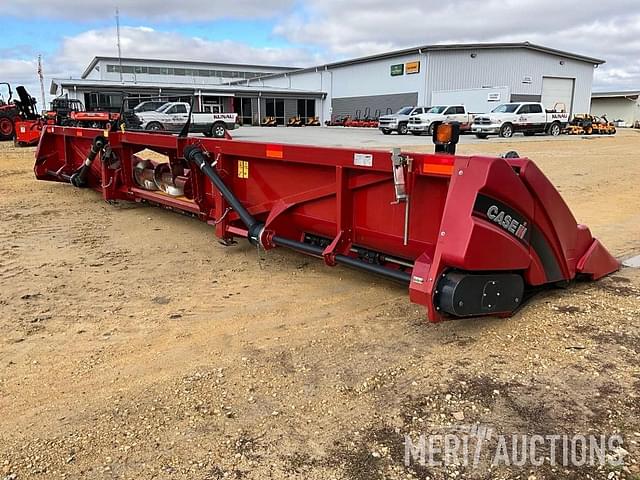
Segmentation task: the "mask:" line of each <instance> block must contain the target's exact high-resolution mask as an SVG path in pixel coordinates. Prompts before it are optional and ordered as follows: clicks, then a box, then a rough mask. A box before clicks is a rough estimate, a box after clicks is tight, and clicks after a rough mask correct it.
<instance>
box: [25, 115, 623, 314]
mask: <svg viewBox="0 0 640 480" xmlns="http://www.w3.org/2000/svg"><path fill="white" fill-rule="evenodd" d="M183 131H184V132H186V131H188V130H187V129H185V130H183ZM433 138H434V142H435V143H436V152H435V153H433V154H425V153H411V152H403V151H400V150H399V149H394V150H392V151H379V150H367V149H346V148H325V147H315V146H299V145H282V144H271V143H256V142H245V141H238V140H233V139H231V138H230V137H229V136H228V135H227V138H225V139H213V138H198V137H189V136H186V135H185V136H182V135H181V136H174V135H168V134H158V133H151V134H150V133H139V132H129V131H124V132H123V131H119V130H115V131H109V132H102V131H100V130H96V129H84V128H72V127H60V126H46V127H45V128H44V131H43V134H42V137H41V139H40V143H39V146H38V149H37V152H36V162H35V167H34V170H35V176H36V178H38V179H39V180H48V181H56V182H63V183H69V184H71V185H73V186H75V187H77V188H91V189H93V190H96V191H97V192H99V193H100V194H101V195H102V197H103V199H104V200H106V201H109V202H112V201H132V202H149V203H152V204H155V205H158V206H161V207H165V208H169V209H172V210H176V211H179V212H183V213H186V214H190V215H193V216H194V217H197V218H198V219H200V220H202V221H204V222H207V223H208V224H209V225H211V228H212V230H213V232H215V235H216V236H217V237H218V238H219V239H220V241H221V242H223V243H224V244H225V245H233V244H234V243H235V241H236V239H238V238H244V239H246V240H248V241H249V242H250V243H251V245H253V246H255V247H256V248H260V249H264V250H267V251H269V250H271V249H274V248H286V249H292V250H295V251H297V252H300V253H302V254H306V255H310V256H312V257H316V258H318V259H319V260H321V261H323V262H324V263H325V264H326V265H328V266H331V267H334V266H346V267H350V268H355V269H358V270H361V271H364V272H368V273H371V274H375V275H379V276H382V277H385V278H387V279H389V280H391V281H395V282H400V283H402V284H404V285H406V286H407V288H408V293H409V298H410V300H411V301H412V302H414V303H417V304H420V305H423V306H424V307H425V308H426V311H427V317H428V318H429V320H431V321H432V322H437V321H439V320H442V319H445V318H456V317H471V316H481V315H497V316H509V315H511V314H513V313H514V312H516V311H517V310H518V308H520V307H521V306H522V305H523V303H524V302H525V301H526V300H527V299H528V298H529V297H530V296H531V295H532V294H533V293H535V292H536V291H538V290H539V289H540V288H543V287H550V286H558V285H562V286H564V285H567V284H568V283H569V282H571V281H573V280H575V279H577V278H584V279H588V280H596V279H598V278H600V277H602V276H604V275H607V274H609V273H611V272H613V271H615V270H617V269H618V267H619V264H618V261H617V260H616V259H615V258H614V257H613V256H612V255H610V254H609V253H608V252H607V250H606V249H605V248H604V246H603V245H602V244H601V243H600V242H599V241H598V240H597V239H595V238H593V237H592V235H591V233H590V231H589V229H588V228H587V227H586V226H584V225H579V224H578V223H577V222H576V220H575V218H574V217H573V215H572V214H571V212H570V210H569V208H568V207H567V205H566V204H565V202H564V201H563V200H562V198H561V196H560V194H559V193H558V191H557V190H556V189H555V188H554V186H553V185H552V184H551V182H550V181H549V180H548V179H547V178H546V177H545V176H544V175H543V173H542V172H541V171H540V170H539V169H538V167H537V166H536V165H535V163H534V162H533V161H532V160H529V159H527V158H517V157H516V156H515V155H509V156H508V158H502V157H486V156H459V155H455V146H456V143H457V139H458V131H457V127H456V125H451V124H443V125H440V126H438V128H437V129H436V131H435V132H434V136H433ZM144 150H152V151H155V152H158V153H159V154H162V155H164V156H165V157H166V158H167V161H166V162H158V161H156V160H153V159H152V158H147V157H145V155H143V153H141V152H143V151H144ZM78 208H79V210H80V209H81V206H80V205H79V206H78Z"/></svg>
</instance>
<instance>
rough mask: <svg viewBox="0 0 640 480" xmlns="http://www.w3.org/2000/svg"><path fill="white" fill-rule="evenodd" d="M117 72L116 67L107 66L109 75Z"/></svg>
mask: <svg viewBox="0 0 640 480" xmlns="http://www.w3.org/2000/svg"><path fill="white" fill-rule="evenodd" d="M115 71H116V66H115V65H107V72H108V73H113V72H115Z"/></svg>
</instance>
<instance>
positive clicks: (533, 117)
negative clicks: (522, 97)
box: [473, 102, 569, 138]
mask: <svg viewBox="0 0 640 480" xmlns="http://www.w3.org/2000/svg"><path fill="white" fill-rule="evenodd" d="M568 122H569V114H568V113H566V108H565V107H564V105H563V104H557V105H556V106H555V107H554V109H553V110H545V109H544V107H543V106H542V104H541V103H532V102H514V103H503V104H502V105H498V106H497V107H496V108H494V109H493V111H492V112H491V113H489V114H486V115H479V116H477V117H476V118H475V120H474V123H473V133H475V134H476V137H478V138H487V137H488V136H489V135H500V136H501V137H504V138H510V137H512V136H513V134H514V133H516V132H522V133H523V134H524V135H527V136H530V135H535V134H536V133H546V134H548V135H553V136H554V137H555V136H557V135H560V134H561V133H562V131H563V130H564V129H565V128H566V126H567V123H568Z"/></svg>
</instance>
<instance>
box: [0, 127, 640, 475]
mask: <svg viewBox="0 0 640 480" xmlns="http://www.w3.org/2000/svg"><path fill="white" fill-rule="evenodd" d="M358 146H360V147H362V145H361V144H358ZM638 146H640V133H638V132H634V131H623V132H621V133H620V134H619V135H617V136H616V137H613V138H612V137H607V138H591V139H566V140H563V139H557V140H553V141H548V142H547V141H542V140H541V141H535V142H519V141H517V140H514V141H513V142H511V143H509V142H501V143H492V142H490V141H489V142H485V143H481V144H473V145H471V144H470V145H461V146H460V151H461V153H467V154H470V153H474V152H476V153H498V152H501V151H506V150H512V149H515V150H518V151H519V152H520V154H521V155H526V156H529V157H531V158H533V159H535V160H536V161H537V163H538V164H539V165H540V166H541V168H542V169H543V171H545V173H547V175H548V176H549V177H550V178H551V179H552V181H553V182H554V183H555V184H556V185H557V187H558V188H559V189H560V191H561V192H562V194H563V196H564V198H565V199H566V200H567V202H568V203H569V205H570V206H571V208H572V210H573V211H574V213H575V214H576V217H577V218H578V219H579V220H580V221H583V222H584V223H586V224H588V225H589V226H590V227H591V229H592V231H593V232H594V234H595V235H596V236H598V237H599V238H600V239H601V240H602V241H603V242H604V244H605V245H606V246H607V247H608V248H609V249H610V250H611V251H612V252H613V253H614V254H615V255H617V256H619V257H621V258H626V257H630V256H633V255H637V254H638V253H640V251H639V250H640V191H639V190H638V188H637V187H638V185H639V184H640V163H639V162H638V161H637V152H638ZM430 148H431V147H427V146H424V145H417V146H416V147H415V149H423V150H424V149H430ZM33 151H34V150H33V149H29V148H27V149H15V148H14V147H13V146H11V145H10V144H8V143H4V144H0V225H1V227H2V228H1V229H0V422H1V423H0V427H1V428H0V479H3V478H4V479H7V480H22V479H31V478H33V479H47V480H48V479H58V478H68V479H136V480H138V479H171V480H173V479H176V480H177V479H185V480H186V479H202V480H213V479H223V478H224V479H227V478H228V479H265V478H269V479H323V480H324V479H353V480H373V479H401V478H402V479H404V478H425V479H426V478H430V479H445V478H474V479H475V478H478V479H507V478H509V479H511V478H521V479H576V480H577V479H587V478H594V479H595V478H598V479H599V478H602V479H605V478H606V479H612V478H624V479H635V480H637V479H638V478H640V463H639V462H640V445H639V444H640V357H639V355H638V353H639V352H640V347H638V345H639V344H640V273H639V272H640V271H639V270H638V269H631V268H625V269H622V270H621V271H620V272H617V273H616V274H614V275H612V276H610V277H608V278H605V279H603V280H601V281H599V282H594V283H579V284H576V285H573V286H571V288H568V289H566V290H551V291H547V292H544V293H541V294H539V295H537V296H536V297H535V298H534V299H533V300H532V301H531V302H530V303H529V304H528V305H527V306H526V307H524V308H523V309H522V310H521V311H520V312H518V313H517V314H516V315H515V316H514V317H512V318H508V319H496V318H484V319H470V320H464V321H451V322H443V323H440V324H435V325H434V324H429V323H427V322H426V321H425V313H424V310H423V309H422V308H420V307H418V306H416V305H412V304H410V303H409V301H408V296H407V293H406V291H405V290H404V289H403V288H401V287H398V286H395V285H392V284H389V283H387V282H385V281H383V280H379V279H377V278H372V277H370V276H367V275H365V274H361V273H358V272H354V271H350V270H347V269H342V268H336V269H335V270H331V269H329V268H326V267H323V266H322V265H321V264H319V263H318V262H317V261H315V260H314V259H310V258H306V257H303V256H300V255H297V254H295V253H291V252H285V251H273V252H269V253H268V254H266V255H265V254H262V253H260V254H259V253H257V252H256V251H255V250H254V249H252V248H251V247H249V246H247V245H245V244H244V243H241V244H239V245H238V246H236V247H234V248H225V247H223V246H221V245H219V244H218V243H217V241H216V239H215V238H214V235H213V232H212V230H211V227H209V226H207V225H204V224H202V223H200V222H198V221H196V220H193V219H191V218H187V217H184V216H180V215H176V214H173V213H171V212H167V211H164V210H161V209H157V208H153V207H149V206H145V205H139V204H136V205H128V204H118V205H115V206H112V205H108V204H105V203H103V202H102V200H101V198H100V196H99V195H97V194H96V193H95V192H91V191H83V190H82V191H81V190H77V189H73V188H71V187H69V186H66V185H60V184H53V183H47V182H37V181H35V180H34V178H33V174H32V170H31V169H32V163H33ZM458 428H462V429H466V430H464V432H467V433H469V432H470V433H471V434H472V435H473V436H475V437H476V438H477V436H478V435H479V434H480V433H482V434H484V433H487V432H489V433H491V435H486V436H485V437H486V444H485V448H484V450H483V455H481V457H480V460H479V462H478V464H477V465H473V464H470V465H464V464H462V463H459V464H458V465H450V466H446V467H445V466H442V467H425V466H421V465H419V464H416V463H415V462H414V463H413V464H412V465H410V466H408V467H407V466H405V463H404V460H405V437H404V435H405V434H408V435H410V437H411V438H412V439H413V440H416V441H417V439H418V436H419V435H420V434H425V435H428V434H442V433H451V432H454V431H455V430H456V429H458ZM464 432H463V433H464ZM479 432H480V433H479ZM500 434H504V435H511V434H529V435H532V434H540V435H552V434H568V435H574V434H583V435H589V434H598V435H600V434H603V435H612V434H620V435H622V438H623V444H622V448H623V449H624V450H621V449H617V450H616V449H613V450H616V451H613V450H611V451H609V453H610V454H617V455H620V456H622V457H623V464H622V465H619V466H612V465H607V466H604V467H601V466H595V465H594V466H591V465H585V466H582V467H577V466H571V467H562V466H552V465H550V462H549V461H545V462H544V464H543V465H542V466H533V465H531V464H525V465H524V466H522V467H519V466H515V465H510V466H506V465H504V464H502V465H499V466H496V467H492V466H491V465H490V463H491V452H493V451H495V450H496V448H497V447H498V446H499V444H498V439H499V437H498V435H500ZM544 453H545V455H547V456H548V453H549V452H547V451H545V452H544Z"/></svg>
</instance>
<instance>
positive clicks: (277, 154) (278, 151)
mask: <svg viewBox="0 0 640 480" xmlns="http://www.w3.org/2000/svg"><path fill="white" fill-rule="evenodd" d="M267 157H269V158H282V157H283V152H282V146H281V145H267Z"/></svg>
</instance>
